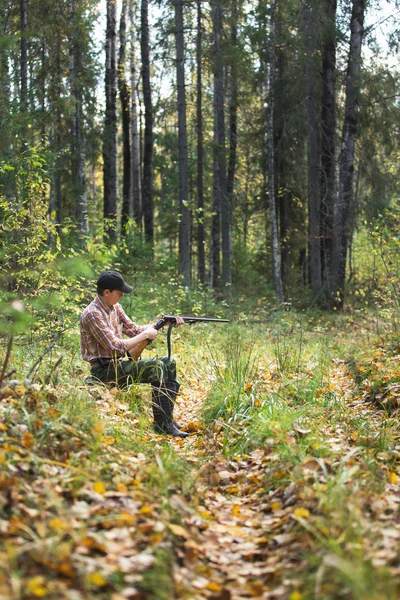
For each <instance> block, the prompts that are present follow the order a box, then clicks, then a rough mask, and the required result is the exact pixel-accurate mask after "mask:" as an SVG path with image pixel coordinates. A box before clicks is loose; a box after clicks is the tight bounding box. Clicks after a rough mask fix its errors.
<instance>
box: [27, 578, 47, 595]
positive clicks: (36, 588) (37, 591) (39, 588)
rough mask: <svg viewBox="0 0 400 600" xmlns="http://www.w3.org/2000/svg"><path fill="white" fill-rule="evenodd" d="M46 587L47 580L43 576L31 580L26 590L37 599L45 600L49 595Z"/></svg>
mask: <svg viewBox="0 0 400 600" xmlns="http://www.w3.org/2000/svg"><path fill="white" fill-rule="evenodd" d="M45 585H46V582H45V578H44V577H42V576H41V575H38V576H37V577H32V579H29V581H28V583H27V585H26V588H27V591H28V592H29V593H30V594H32V595H33V596H36V597H37V598H43V597H44V596H47V594H48V591H47V589H46V587H45Z"/></svg>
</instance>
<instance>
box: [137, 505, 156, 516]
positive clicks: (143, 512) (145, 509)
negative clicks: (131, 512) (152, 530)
mask: <svg viewBox="0 0 400 600" xmlns="http://www.w3.org/2000/svg"><path fill="white" fill-rule="evenodd" d="M138 512H139V514H141V515H149V514H150V513H151V512H153V508H152V507H151V506H142V508H141V509H140V510H139V511H138Z"/></svg>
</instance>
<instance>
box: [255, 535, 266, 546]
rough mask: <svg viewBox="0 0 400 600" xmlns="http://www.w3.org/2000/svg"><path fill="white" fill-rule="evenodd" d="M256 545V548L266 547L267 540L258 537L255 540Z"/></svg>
mask: <svg viewBox="0 0 400 600" xmlns="http://www.w3.org/2000/svg"><path fill="white" fill-rule="evenodd" d="M256 544H257V546H267V545H268V538H266V537H260V538H257V539H256Z"/></svg>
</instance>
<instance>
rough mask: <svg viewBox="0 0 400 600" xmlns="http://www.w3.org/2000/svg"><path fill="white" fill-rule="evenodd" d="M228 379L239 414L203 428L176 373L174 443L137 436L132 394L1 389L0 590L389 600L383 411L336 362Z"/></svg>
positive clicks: (140, 428)
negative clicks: (177, 432)
mask: <svg viewBox="0 0 400 600" xmlns="http://www.w3.org/2000/svg"><path fill="white" fill-rule="evenodd" d="M360 369H363V367H362V366H361V367H360ZM246 386H247V387H246ZM245 387H246V389H247V391H248V396H246V398H248V399H249V400H248V401H249V402H250V404H249V406H250V408H251V410H250V411H248V412H247V413H246V415H247V420H246V418H243V419H242V420H241V419H237V420H230V419H223V418H222V417H221V418H217V419H214V420H212V422H209V424H208V425H207V424H206V422H205V421H204V420H203V415H204V402H205V399H206V391H205V390H204V389H203V388H202V387H200V386H199V384H198V375H196V376H193V378H192V379H190V374H186V389H184V390H183V393H182V396H181V398H180V399H179V402H178V404H177V408H176V416H177V418H178V420H180V421H181V422H182V423H183V425H184V426H185V427H186V429H187V430H189V431H191V432H192V435H191V436H190V437H189V438H187V439H186V440H180V439H172V438H169V439H166V438H165V437H163V436H158V435H156V434H154V433H153V432H152V430H151V427H150V414H149V407H148V391H145V392H143V393H142V392H140V393H139V396H136V395H134V396H133V397H129V396H128V395H126V394H123V393H120V392H117V391H116V390H108V391H107V390H104V389H99V390H97V391H96V390H94V392H93V393H91V394H90V395H89V394H88V392H87V390H86V389H84V388H83V387H82V386H80V383H79V379H77V383H76V384H75V385H70V386H69V387H68V386H63V387H61V386H60V387H58V388H50V387H49V386H42V385H39V384H36V385H33V386H30V387H25V386H24V385H21V384H19V385H12V386H8V389H7V388H3V389H2V391H1V395H2V401H1V402H2V403H1V424H0V434H1V442H2V449H1V451H0V468H1V473H0V508H1V519H0V531H1V534H2V539H3V543H2V546H1V549H0V597H1V598H4V599H10V600H17V599H18V600H19V599H23V600H25V599H27V600H30V599H33V598H39V597H45V598H49V599H54V600H59V599H66V600H86V599H92V598H96V599H97V598H99V599H111V600H124V599H125V598H132V599H134V600H146V599H160V600H162V599H169V598H178V599H179V598H182V599H186V598H187V599H193V600H197V599H201V598H207V599H210V600H238V599H241V598H260V599H275V598H276V599H284V600H301V599H310V600H311V599H312V598H316V599H320V598H323V599H325V598H326V599H331V598H332V599H334V598H350V599H353V598H354V599H357V600H358V599H359V600H365V599H367V598H371V599H375V598H376V599H378V598H382V600H383V599H385V600H386V599H392V598H393V600H394V599H395V598H397V597H398V592H399V581H400V565H399V553H398V547H399V540H400V522H399V516H398V515H399V507H400V489H399V485H398V481H399V479H398V457H399V455H400V454H399V453H400V439H399V438H400V436H399V432H398V426H397V418H396V416H395V413H394V414H393V415H392V416H390V415H388V414H386V413H385V412H384V411H382V410H378V409H377V407H376V405H375V404H372V403H371V402H370V390H371V385H370V382H369V381H368V380H366V381H365V382H364V383H362V384H361V385H360V383H356V381H355V379H354V372H352V371H350V368H349V366H348V364H347V363H345V362H343V361H340V360H331V361H330V362H329V366H328V369H327V370H326V371H325V374H324V378H323V380H321V379H318V378H317V377H316V376H315V375H314V373H313V372H309V371H307V370H306V369H304V370H303V371H302V372H301V373H300V372H299V371H298V370H297V371H296V370H295V371H293V372H292V373H291V374H290V376H289V375H288V374H283V373H282V372H278V371H276V367H275V366H272V365H270V366H268V367H265V366H263V368H262V369H261V370H259V371H258V373H257V376H256V377H253V380H252V381H251V382H248V383H246V384H245ZM391 389H392V388H391ZM392 391H393V390H392ZM391 393H392V392H391ZM141 394H142V397H141ZM307 394H311V396H309V397H310V398H311V397H312V401H311V400H309V401H306V398H307V397H308V396H307ZM88 398H90V399H91V400H90V402H91V403H92V404H91V405H90V402H88ZM72 399H73V400H72ZM89 405H90V406H89ZM249 415H250V416H249ZM250 426H252V427H253V429H252V430H250V429H249V427H250ZM260 428H261V429H260ZM255 431H256V432H258V434H259V432H260V431H263V437H262V438H260V439H262V442H259V443H258V442H257V440H256V439H252V438H251V432H253V433H254V432H255ZM249 432H250V433H249ZM258 434H257V435H258ZM238 440H239V442H240V443H238ZM243 440H244V441H243ZM249 444H250V446H251V445H252V447H249ZM246 447H249V449H248V451H243V449H244V448H246ZM241 449H242V450H241Z"/></svg>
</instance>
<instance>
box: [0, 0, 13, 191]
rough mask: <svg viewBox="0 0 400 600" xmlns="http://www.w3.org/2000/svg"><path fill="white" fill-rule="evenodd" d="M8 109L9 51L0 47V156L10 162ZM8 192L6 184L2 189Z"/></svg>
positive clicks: (0, 21) (6, 17)
mask: <svg viewBox="0 0 400 600" xmlns="http://www.w3.org/2000/svg"><path fill="white" fill-rule="evenodd" d="M9 25H10V2H9V1H8V2H7V3H6V5H5V7H4V14H3V16H2V17H1V18H0V27H1V31H2V35H3V36H4V38H6V36H8V35H9ZM10 109H11V81H10V65H9V53H8V51H7V50H6V48H0V139H1V148H0V156H1V157H2V159H3V160H5V161H6V162H7V163H11V159H12V156H11V135H10V133H11V132H10ZM4 191H5V193H6V194H7V193H8V189H7V186H5V189H4Z"/></svg>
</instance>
